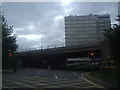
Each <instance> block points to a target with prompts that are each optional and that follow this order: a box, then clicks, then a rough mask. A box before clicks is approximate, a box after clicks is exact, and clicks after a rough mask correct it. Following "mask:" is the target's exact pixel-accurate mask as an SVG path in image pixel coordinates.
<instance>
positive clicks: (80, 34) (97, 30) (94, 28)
mask: <svg viewBox="0 0 120 90" xmlns="http://www.w3.org/2000/svg"><path fill="white" fill-rule="evenodd" d="M110 23H111V22H110V15H109V14H103V15H92V14H89V15H84V16H76V15H75V16H67V17H65V45H66V46H76V45H83V44H91V43H100V42H101V41H102V40H103V38H104V36H103V32H104V30H105V29H108V28H110Z"/></svg>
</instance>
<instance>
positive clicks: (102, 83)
mask: <svg viewBox="0 0 120 90" xmlns="http://www.w3.org/2000/svg"><path fill="white" fill-rule="evenodd" d="M83 76H84V78H86V80H88V82H91V83H93V84H96V85H97V86H98V87H100V88H109V89H116V88H118V89H119V88H120V86H118V85H115V84H113V83H110V82H106V81H103V80H100V79H98V78H96V77H93V76H92V75H91V74H90V72H87V73H84V74H83Z"/></svg>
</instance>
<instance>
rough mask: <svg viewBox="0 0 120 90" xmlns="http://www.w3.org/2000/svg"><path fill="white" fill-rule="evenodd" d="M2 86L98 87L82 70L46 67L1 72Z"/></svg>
mask: <svg viewBox="0 0 120 90" xmlns="http://www.w3.org/2000/svg"><path fill="white" fill-rule="evenodd" d="M2 76H3V77H2V88H3V89H4V88H10V89H12V90H14V89H16V88H98V87H97V86H96V85H94V84H92V83H90V82H88V81H87V80H86V79H85V78H84V77H83V72H80V71H66V70H48V69H30V68H27V69H20V70H19V73H3V75H2Z"/></svg>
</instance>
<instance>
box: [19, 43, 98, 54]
mask: <svg viewBox="0 0 120 90" xmlns="http://www.w3.org/2000/svg"><path fill="white" fill-rule="evenodd" d="M89 46H100V43H90V44H81V45H72V46H65V45H64V44H62V45H50V46H44V47H38V48H29V49H21V50H19V49H18V50H17V52H27V51H36V50H45V49H55V48H59V47H66V48H73V47H74V48H77V47H82V48H84V47H89Z"/></svg>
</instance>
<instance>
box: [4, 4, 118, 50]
mask: <svg viewBox="0 0 120 90" xmlns="http://www.w3.org/2000/svg"><path fill="white" fill-rule="evenodd" d="M2 6H3V12H4V15H5V16H6V19H7V21H8V24H10V25H13V26H14V28H23V30H14V33H16V34H17V35H18V36H19V35H30V34H36V35H40V34H42V32H46V35H45V36H44V45H45V46H48V45H55V44H56V45H60V44H63V43H64V42H65V40H64V37H65V29H64V19H58V20H55V17H56V16H59V15H62V16H67V15H69V14H72V15H75V14H77V15H88V14H90V13H91V14H104V13H105V12H106V13H110V15H111V19H112V22H114V19H115V18H116V16H117V3H116V2H112V3H110V2H103V3H98V2H96V3H87V2H85V3H82V2H79V3H75V2H74V3H71V4H70V5H68V6H63V5H61V4H60V3H58V2H47V3H43V2H40V3H38V2H37V3H36V2H34V3H30V2H26V3H12V2H11V3H3V5H2ZM65 10H68V12H65ZM31 24H32V25H33V26H34V29H29V28H27V27H29V26H30V25H31ZM17 43H18V44H19V48H20V49H26V48H32V47H34V46H41V43H42V41H41V39H39V40H28V39H26V38H18V39H17Z"/></svg>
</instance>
